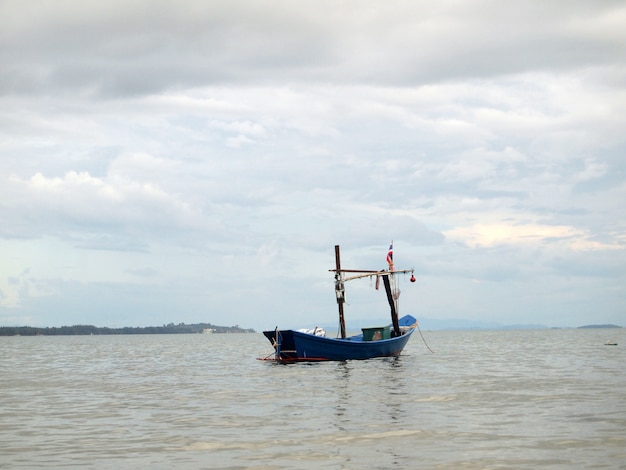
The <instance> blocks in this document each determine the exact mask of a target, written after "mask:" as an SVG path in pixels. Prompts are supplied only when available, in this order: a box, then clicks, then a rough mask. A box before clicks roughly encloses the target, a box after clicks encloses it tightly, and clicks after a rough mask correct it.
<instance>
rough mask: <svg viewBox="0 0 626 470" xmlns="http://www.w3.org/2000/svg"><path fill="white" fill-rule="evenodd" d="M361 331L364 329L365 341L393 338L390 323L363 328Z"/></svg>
mask: <svg viewBox="0 0 626 470" xmlns="http://www.w3.org/2000/svg"><path fill="white" fill-rule="evenodd" d="M361 331H363V341H378V340H381V339H389V338H391V331H390V328H389V325H387V326H376V327H372V328H361Z"/></svg>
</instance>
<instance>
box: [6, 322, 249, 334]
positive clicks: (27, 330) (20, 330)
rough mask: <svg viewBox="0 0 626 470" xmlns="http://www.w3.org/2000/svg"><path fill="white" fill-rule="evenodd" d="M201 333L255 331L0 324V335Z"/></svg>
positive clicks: (193, 326) (202, 325) (197, 326)
mask: <svg viewBox="0 0 626 470" xmlns="http://www.w3.org/2000/svg"><path fill="white" fill-rule="evenodd" d="M202 333H205V334H206V333H218V334H219V333H255V331H254V330H253V329H252V328H240V327H239V325H235V326H218V325H212V324H210V323H194V324H191V325H186V324H185V323H179V324H178V325H174V324H173V323H170V324H169V325H163V326H146V327H128V326H127V327H122V328H108V327H97V326H93V325H73V326H60V327H56V326H53V327H44V328H38V327H32V326H1V327H0V336H73V335H155V334H156V335H158V334H170V335H171V334H202Z"/></svg>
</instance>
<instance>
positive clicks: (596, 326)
mask: <svg viewBox="0 0 626 470" xmlns="http://www.w3.org/2000/svg"><path fill="white" fill-rule="evenodd" d="M578 328H622V327H621V326H619V325H585V326H579V327H578Z"/></svg>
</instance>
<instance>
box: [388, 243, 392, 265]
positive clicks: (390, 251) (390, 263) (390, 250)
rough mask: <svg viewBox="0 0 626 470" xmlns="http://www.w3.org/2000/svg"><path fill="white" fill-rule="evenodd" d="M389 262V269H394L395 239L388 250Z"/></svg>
mask: <svg viewBox="0 0 626 470" xmlns="http://www.w3.org/2000/svg"><path fill="white" fill-rule="evenodd" d="M387 264H388V265H389V270H393V241H392V242H391V244H390V245H389V251H388V252H387Z"/></svg>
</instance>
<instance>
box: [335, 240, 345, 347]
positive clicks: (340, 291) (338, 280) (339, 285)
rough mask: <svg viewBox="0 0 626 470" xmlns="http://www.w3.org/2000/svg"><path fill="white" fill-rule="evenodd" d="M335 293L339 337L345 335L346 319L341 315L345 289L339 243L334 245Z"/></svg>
mask: <svg viewBox="0 0 626 470" xmlns="http://www.w3.org/2000/svg"><path fill="white" fill-rule="evenodd" d="M335 266H336V268H337V269H336V270H335V294H336V295H337V306H338V307H339V329H340V330H341V337H342V338H345V337H346V320H345V319H344V317H343V304H344V302H345V301H346V290H345V286H344V284H343V273H342V272H341V259H340V257H339V245H335Z"/></svg>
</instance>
